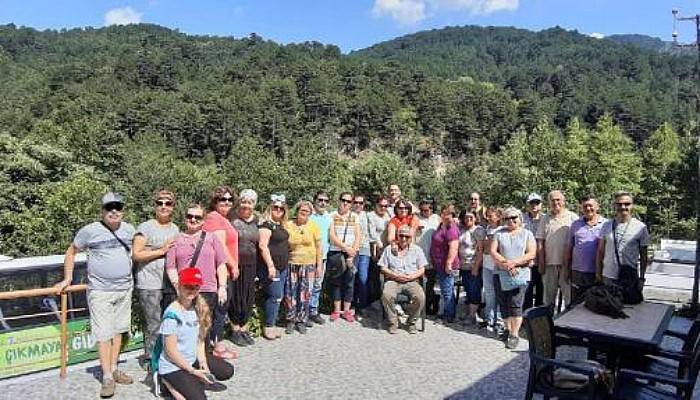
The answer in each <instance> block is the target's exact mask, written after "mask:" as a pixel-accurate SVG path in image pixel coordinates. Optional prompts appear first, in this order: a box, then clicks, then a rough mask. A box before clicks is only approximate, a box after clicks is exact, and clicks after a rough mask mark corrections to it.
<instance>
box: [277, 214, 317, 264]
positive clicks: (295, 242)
mask: <svg viewBox="0 0 700 400" xmlns="http://www.w3.org/2000/svg"><path fill="white" fill-rule="evenodd" d="M285 228H286V229H287V232H289V263H290V264H304V265H309V264H313V265H316V243H317V242H318V241H320V240H321V230H320V229H318V225H316V223H314V222H313V221H311V220H309V221H307V222H306V224H304V225H301V226H298V225H297V224H296V223H295V222H294V221H287V224H286V225H285Z"/></svg>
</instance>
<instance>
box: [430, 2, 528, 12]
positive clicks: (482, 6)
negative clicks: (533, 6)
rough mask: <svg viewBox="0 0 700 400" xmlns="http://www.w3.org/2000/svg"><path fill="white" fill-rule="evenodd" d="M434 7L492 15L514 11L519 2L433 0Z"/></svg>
mask: <svg viewBox="0 0 700 400" xmlns="http://www.w3.org/2000/svg"><path fill="white" fill-rule="evenodd" d="M434 2H435V7H438V8H448V9H452V10H462V11H469V12H470V13H472V14H492V13H495V12H499V11H515V10H517V9H518V7H520V0H434Z"/></svg>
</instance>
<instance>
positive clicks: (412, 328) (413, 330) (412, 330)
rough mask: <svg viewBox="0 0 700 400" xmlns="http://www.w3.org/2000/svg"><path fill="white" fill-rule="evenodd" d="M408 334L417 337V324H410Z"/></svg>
mask: <svg viewBox="0 0 700 400" xmlns="http://www.w3.org/2000/svg"><path fill="white" fill-rule="evenodd" d="M408 333H410V334H411V335H415V334H416V333H418V328H416V324H410V325H409V326H408Z"/></svg>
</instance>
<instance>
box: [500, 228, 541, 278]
mask: <svg viewBox="0 0 700 400" xmlns="http://www.w3.org/2000/svg"><path fill="white" fill-rule="evenodd" d="M493 240H494V241H496V243H498V254H500V255H502V256H503V257H505V259H506V260H514V259H516V258H518V257H522V256H523V255H525V253H526V252H527V244H528V243H532V245H533V246H534V245H535V236H534V235H533V234H532V232H530V231H529V230H527V229H524V228H520V229H519V230H518V231H517V232H515V233H512V232H511V231H509V230H508V229H503V230H501V231H499V232H498V233H496V234H495V235H494V237H493ZM498 273H499V274H500V275H507V274H509V272H508V271H506V270H503V269H499V270H498ZM519 273H521V274H522V275H521V278H523V279H526V280H530V268H527V267H526V268H519Z"/></svg>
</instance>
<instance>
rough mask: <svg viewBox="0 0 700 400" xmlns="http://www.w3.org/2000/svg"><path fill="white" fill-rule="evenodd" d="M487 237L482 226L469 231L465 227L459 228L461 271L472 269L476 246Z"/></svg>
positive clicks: (476, 226)
mask: <svg viewBox="0 0 700 400" xmlns="http://www.w3.org/2000/svg"><path fill="white" fill-rule="evenodd" d="M485 237H486V230H485V229H484V227H483V226H481V225H474V226H473V227H472V228H471V229H469V230H467V229H465V228H464V227H463V226H461V225H460V227H459V261H460V263H461V264H460V268H461V269H471V267H472V262H473V261H474V255H475V254H476V245H477V243H478V242H479V241H480V240H484V238H485Z"/></svg>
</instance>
